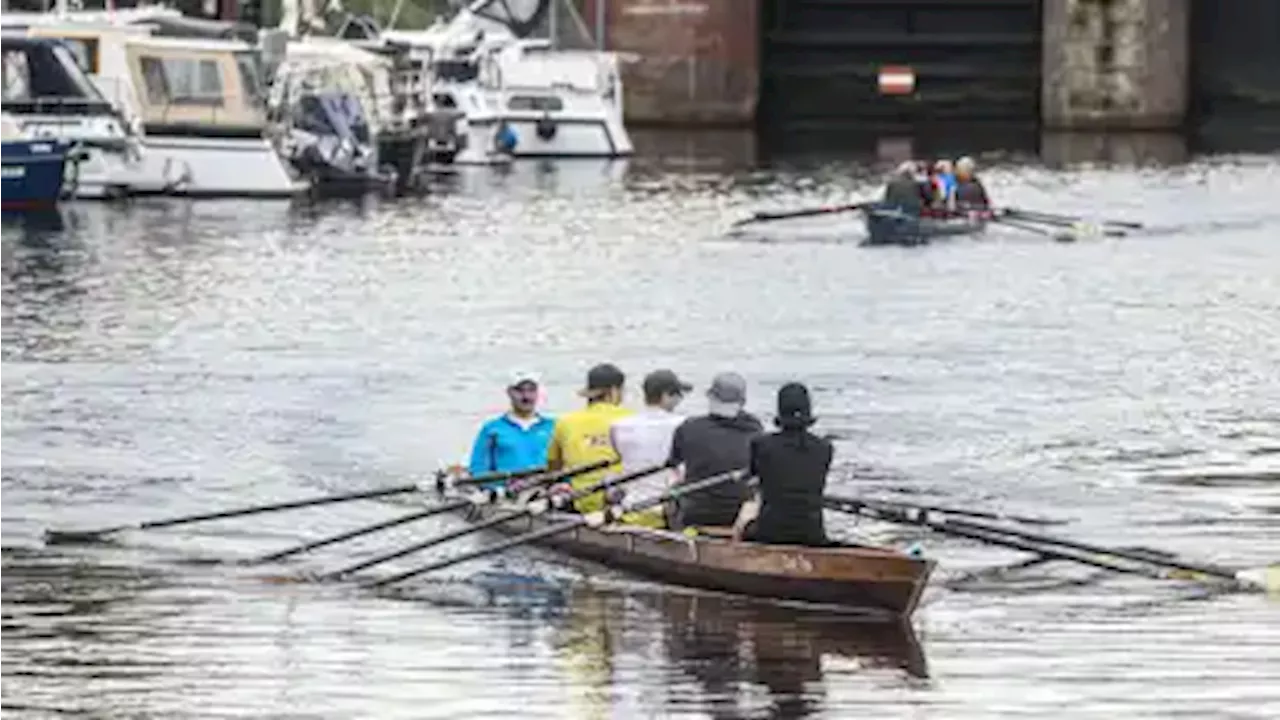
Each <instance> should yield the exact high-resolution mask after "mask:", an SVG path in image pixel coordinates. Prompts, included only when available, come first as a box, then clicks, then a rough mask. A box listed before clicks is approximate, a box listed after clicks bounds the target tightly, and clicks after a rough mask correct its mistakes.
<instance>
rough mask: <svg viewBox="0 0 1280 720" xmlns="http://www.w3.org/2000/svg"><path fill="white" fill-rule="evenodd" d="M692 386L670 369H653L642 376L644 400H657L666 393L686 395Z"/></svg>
mask: <svg viewBox="0 0 1280 720" xmlns="http://www.w3.org/2000/svg"><path fill="white" fill-rule="evenodd" d="M691 390H693V386H692V385H690V384H689V383H687V382H685V381H683V380H681V379H680V378H678V377H676V374H675V373H674V372H672V371H670V370H654V371H653V372H651V373H649V374H648V375H645V376H644V397H645V399H646V400H657V399H658V398H661V397H662V396H663V395H666V394H667V393H677V394H680V395H687V394H688V393H689V391H691Z"/></svg>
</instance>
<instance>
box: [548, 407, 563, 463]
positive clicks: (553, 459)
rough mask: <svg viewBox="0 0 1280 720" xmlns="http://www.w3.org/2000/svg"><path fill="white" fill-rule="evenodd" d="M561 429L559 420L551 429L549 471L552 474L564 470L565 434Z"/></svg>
mask: <svg viewBox="0 0 1280 720" xmlns="http://www.w3.org/2000/svg"><path fill="white" fill-rule="evenodd" d="M561 428H562V426H561V424H560V421H559V420H557V421H556V424H555V425H554V426H552V428H551V442H549V443H547V470H549V471H552V472H554V471H556V470H560V469H562V468H564V444H563V441H562V440H561V436H562V435H563V434H564V433H563V432H562V430H561Z"/></svg>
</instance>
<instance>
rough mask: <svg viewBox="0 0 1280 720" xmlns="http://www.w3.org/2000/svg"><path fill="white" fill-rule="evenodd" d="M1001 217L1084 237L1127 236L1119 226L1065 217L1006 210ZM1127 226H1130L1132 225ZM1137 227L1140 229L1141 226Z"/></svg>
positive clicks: (1126, 232)
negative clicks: (1054, 228)
mask: <svg viewBox="0 0 1280 720" xmlns="http://www.w3.org/2000/svg"><path fill="white" fill-rule="evenodd" d="M1003 217H1005V218H1013V219H1016V220H1020V221H1022V222H1024V223H1040V224H1044V225H1052V226H1054V227H1060V228H1067V229H1070V230H1072V231H1074V232H1077V233H1081V234H1085V235H1101V236H1103V237H1110V238H1119V237H1127V236H1128V234H1129V233H1128V231H1127V230H1126V229H1122V226H1121V225H1117V224H1115V223H1112V222H1108V221H1103V222H1089V221H1087V220H1085V219H1084V218H1072V217H1068V216H1065V215H1047V214H1041V213H1033V212H1027V211H1025V210H1017V209H1006V210H1005V211H1004V212H1003ZM1116 222H1119V221H1116ZM1129 224H1130V225H1132V224H1133V223H1129ZM1138 227H1139V228H1141V225H1139V226H1138ZM1130 229H1132V228H1130Z"/></svg>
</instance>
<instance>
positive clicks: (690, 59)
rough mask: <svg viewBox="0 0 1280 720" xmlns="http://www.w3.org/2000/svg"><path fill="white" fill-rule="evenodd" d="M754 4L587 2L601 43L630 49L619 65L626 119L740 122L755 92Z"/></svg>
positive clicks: (741, 0)
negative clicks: (601, 15)
mask: <svg viewBox="0 0 1280 720" xmlns="http://www.w3.org/2000/svg"><path fill="white" fill-rule="evenodd" d="M757 6H758V3H756V2H754V1H753V0H590V1H589V2H587V3H586V7H585V8H584V9H585V11H586V12H585V13H584V14H585V16H586V18H585V19H586V23H587V25H588V26H589V27H597V22H598V17H599V16H598V15H597V13H598V12H603V13H604V22H603V27H604V30H605V37H604V43H603V44H604V46H605V47H606V48H607V49H609V50H612V51H615V52H620V53H634V54H635V56H636V57H635V58H634V60H632V61H631V62H627V63H624V65H623V86H624V88H625V108H626V116H627V122H628V123H633V124H637V125H646V124H647V125H716V126H744V125H750V124H751V123H752V122H753V121H754V119H755V113H756V99H757V96H758V93H759V84H760V80H759V74H760V71H759V65H760V62H759V26H758V7H757Z"/></svg>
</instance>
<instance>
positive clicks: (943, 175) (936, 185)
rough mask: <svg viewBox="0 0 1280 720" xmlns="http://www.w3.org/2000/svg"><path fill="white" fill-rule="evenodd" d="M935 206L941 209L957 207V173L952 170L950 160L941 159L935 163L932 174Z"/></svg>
mask: <svg viewBox="0 0 1280 720" xmlns="http://www.w3.org/2000/svg"><path fill="white" fill-rule="evenodd" d="M931 177H932V180H933V182H932V187H931V189H932V191H933V197H932V200H933V203H932V204H933V207H934V208H937V209H941V210H955V208H956V174H955V172H953V171H952V167H951V161H950V160H939V161H938V162H936V163H934V164H933V174H932V176H931Z"/></svg>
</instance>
